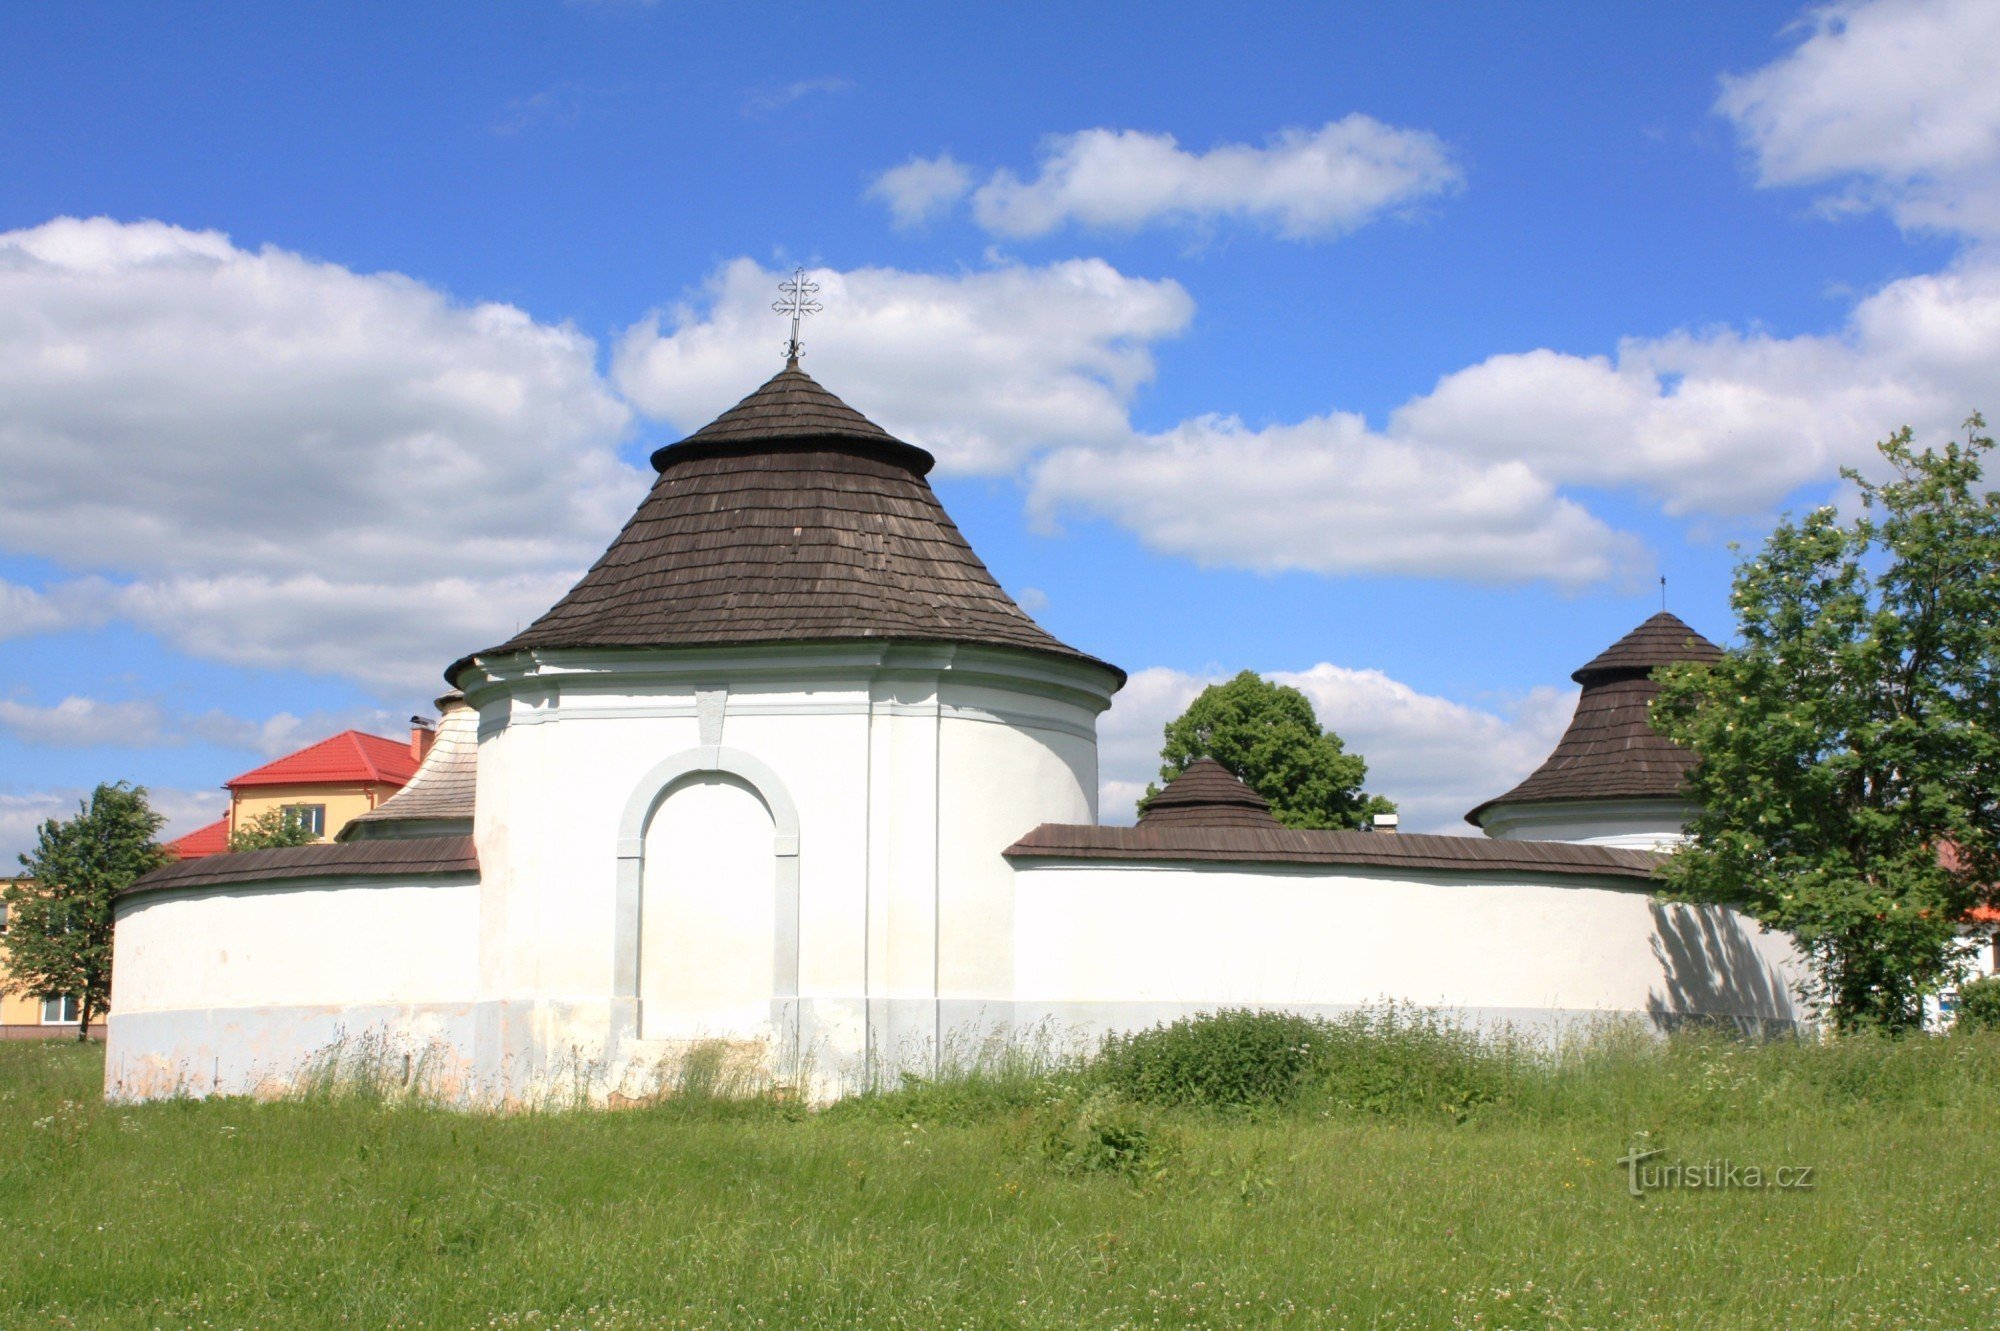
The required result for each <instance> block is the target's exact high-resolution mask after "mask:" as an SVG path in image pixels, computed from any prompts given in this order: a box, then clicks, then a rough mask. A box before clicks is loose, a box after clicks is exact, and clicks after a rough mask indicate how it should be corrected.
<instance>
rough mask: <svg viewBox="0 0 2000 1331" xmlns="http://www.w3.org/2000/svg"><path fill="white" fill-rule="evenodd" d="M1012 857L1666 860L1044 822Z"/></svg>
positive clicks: (1485, 863)
mask: <svg viewBox="0 0 2000 1331" xmlns="http://www.w3.org/2000/svg"><path fill="white" fill-rule="evenodd" d="M1003 853H1004V854H1005V855H1006V856H1007V858H1008V859H1010V860H1038V859H1048V860H1134V861H1142V862H1148V863H1161V864H1171V863H1185V862H1207V863H1212V864H1325V865H1350V866H1353V867H1355V868H1368V869H1387V870H1403V871H1411V872H1444V873H1465V872H1469V873H1504V874H1520V873H1534V874H1542V873H1549V874H1577V875H1584V876H1588V877H1592V878H1629V879H1648V878H1651V877H1652V876H1653V871H1654V870H1655V869H1656V868H1658V866H1659V864H1660V862H1661V861H1662V860H1663V859H1664V858H1665V857H1664V856H1661V855H1657V854H1655V853H1653V852H1652V851H1645V850H1624V849H1620V848H1617V847H1613V846H1581V845H1574V844H1571V843H1570V842H1567V841H1489V840H1486V839H1485V838H1484V837H1470V836H1430V835H1412V834H1407V833H1398V834H1394V835H1390V834H1383V833H1376V832H1345V831H1342V832H1334V831H1325V830H1319V829H1305V828H1296V827H1272V828H1255V827H1190V826H1186V825H1174V824H1168V825H1165V826H1162V825H1160V824H1157V823H1149V822H1142V823H1140V824H1139V825H1138V826H1137V827H1091V826H1086V825H1083V824H1067V823H1044V824H1042V825H1041V826H1040V827H1037V828H1036V829H1035V830H1034V831H1032V832H1030V833H1028V835H1026V836H1024V837H1022V838H1021V839H1020V840H1019V841H1016V842H1015V843H1014V844H1013V845H1011V846H1009V847H1007V849H1006V851H1005V852H1003Z"/></svg>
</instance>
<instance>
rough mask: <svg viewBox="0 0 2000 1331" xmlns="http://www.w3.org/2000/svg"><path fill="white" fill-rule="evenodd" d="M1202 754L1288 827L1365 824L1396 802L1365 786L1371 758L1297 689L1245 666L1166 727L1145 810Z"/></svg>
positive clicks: (1141, 806)
mask: <svg viewBox="0 0 2000 1331" xmlns="http://www.w3.org/2000/svg"><path fill="white" fill-rule="evenodd" d="M1197 758H1213V759H1215V760H1216V761H1217V762H1219V763H1221V764H1222V765H1223V766H1224V767H1227V768H1228V769H1229V770H1230V771H1231V772H1234V773H1235V774H1236V775H1237V776H1238V777H1239V778H1241V779H1242V780H1243V781H1244V782H1246V783H1247V784H1248V785H1249V786H1250V787H1251V788H1252V789H1254V790H1255V791H1256V792H1257V793H1258V794H1260V795H1262V796H1263V797H1264V798H1265V799H1267V800H1269V801H1270V802H1271V812H1272V814H1273V815H1274V816H1276V818H1277V820H1278V821H1279V822H1281V823H1283V824H1284V825H1285V826H1287V827H1347V828H1353V827H1363V826H1366V825H1367V824H1368V823H1369V822H1370V821H1371V820H1372V818H1373V817H1374V815H1375V814H1378V813H1394V812H1395V811H1396V806H1395V805H1394V804H1392V803H1390V802H1389V801H1388V800H1385V799H1383V798H1382V797H1381V796H1380V795H1370V794H1367V793H1366V792H1364V791H1363V790H1362V789H1361V783H1362V782H1363V781H1365V780H1366V779H1367V777H1368V764H1367V762H1366V761H1364V760H1363V758H1362V757H1361V755H1360V754H1358V753H1349V752H1347V749H1346V746H1345V745H1343V744H1342V743H1341V741H1340V736H1338V735H1336V734H1334V733H1333V732H1332V731H1326V730H1321V729H1320V724H1319V718H1318V717H1316V716H1314V715H1313V709H1312V703H1311V702H1310V701H1308V700H1307V698H1306V695H1305V694H1303V693H1300V692H1299V691H1298V690H1297V689H1294V688H1289V687H1287V686H1285V685H1283V684H1273V683H1272V682H1271V681H1269V680H1267V679H1265V678H1264V677H1263V676H1261V675H1259V674H1257V673H1256V672H1255V671H1251V670H1245V671H1243V672H1242V673H1241V674H1239V675H1237V676H1236V678H1234V679H1232V680H1230V681H1229V682H1228V683H1226V684H1211V685H1210V686H1209V687H1207V688H1205V689H1203V690H1202V691H1201V696H1200V697H1198V698H1196V699H1195V700H1194V701H1193V702H1191V703H1189V704H1188V709H1187V711H1185V712H1183V713H1181V715H1180V716H1179V717H1178V718H1176V719H1175V720H1172V721H1169V722H1168V723H1167V728H1166V745H1165V746H1164V747H1163V748H1162V749H1161V750H1160V784H1159V785H1157V786H1153V785H1149V786H1147V787H1146V793H1145V795H1144V796H1143V797H1141V799H1140V800H1139V812H1140V813H1144V812H1145V811H1146V806H1147V805H1148V804H1150V803H1151V802H1152V800H1153V797H1154V796H1155V795H1158V794H1159V793H1160V790H1161V788H1162V787H1164V786H1165V785H1166V783H1167V782H1169V781H1172V780H1173V779H1174V778H1175V777H1177V776H1179V775H1180V774H1181V773H1182V772H1184V771H1186V770H1187V767H1188V764H1189V763H1192V762H1193V761H1194V760H1195V759H1197Z"/></svg>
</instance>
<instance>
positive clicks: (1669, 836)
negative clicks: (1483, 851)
mask: <svg viewBox="0 0 2000 1331" xmlns="http://www.w3.org/2000/svg"><path fill="white" fill-rule="evenodd" d="M1694 815H1695V808H1694V806H1693V805H1692V804H1689V803H1687V802H1686V801H1685V800H1635V799H1627V800H1551V801H1548V802H1546V803H1535V804H1495V805H1493V806H1492V807H1491V808H1489V809H1487V810H1486V812H1485V813H1484V814H1483V815H1482V816H1481V818H1480V830H1482V831H1484V832H1485V833H1486V835H1487V836H1489V837H1493V838H1495V839H1496V840H1500V841H1571V842H1575V843H1577V844H1579V845H1586V846H1622V847H1624V848H1625V849H1627V850H1672V849H1673V848H1674V847H1675V846H1677V845H1679V844H1680V843H1681V842H1682V841H1685V840H1686V839H1687V824H1688V820H1689V819H1691V818H1693V817H1694Z"/></svg>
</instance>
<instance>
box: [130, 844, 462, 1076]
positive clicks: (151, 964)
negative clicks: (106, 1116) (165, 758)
mask: <svg viewBox="0 0 2000 1331" xmlns="http://www.w3.org/2000/svg"><path fill="white" fill-rule="evenodd" d="M478 914H479V887H478V884H477V883H476V882H475V881H474V880H473V878H472V876H471V875H469V874H467V875H456V876H452V877H443V878H421V879H408V880H402V881H397V880H384V879H379V878H371V879H365V880H364V879H350V880H346V881H344V882H343V881H338V880H322V881H318V882H310V883H292V882H287V883H272V884H269V885H266V886H263V887H229V888H214V889H206V890H204V889H188V890H185V891H180V892H160V893H146V894H142V895H139V896H136V897H132V898H129V899H128V900H126V901H125V902H123V903H121V905H120V906H119V909H118V918H117V929H116V933H115V934H114V939H113V970H112V994H111V1004H112V1011H111V1014H110V1017H109V1020H108V1021H107V1023H106V1041H105V1090H106V1093H107V1094H108V1095H110V1096H112V1097H114V1098H143V1097H147V1096H159V1095H186V1094H193V1095H209V1094H218V1093H219V1094H233V1095H244V1094H269V1093H275V1092H278V1091H282V1090H284V1089H285V1088H286V1087H287V1086H289V1085H291V1084H292V1083H293V1082H295V1081H296V1080H297V1079H298V1078H299V1077H300V1076H302V1075H305V1074H308V1073H311V1072H313V1071H314V1070H315V1069H316V1068H319V1067H322V1066H323V1065H325V1064H326V1063H327V1062H328V1060H330V1059H332V1060H338V1061H340V1063H341V1065H342V1067H343V1068H344V1070H345V1075H353V1074H355V1073H357V1072H359V1070H360V1069H359V1067H358V1064H357V1060H372V1062H371V1063H370V1067H369V1071H368V1075H370V1076H380V1075H384V1074H386V1075H390V1076H396V1075H399V1074H398V1073H397V1071H396V1067H397V1063H398V1061H399V1057H400V1061H401V1067H402V1074H400V1075H408V1076H410V1077H412V1078H414V1079H420V1080H421V1082H422V1084H423V1085H424V1087H425V1088H427V1089H428V1090H429V1091H431V1092H433V1093H436V1094H440V1095H444V1096H447V1097H457V1096H464V1095H468V1094H471V1093H473V1088H474V1087H475V1086H476V1085H477V1083H478V1080H479V1079H478V1078H477V1077H476V1076H474V1075H473V1050H474V1039H473V1025H474V1012H475V1009H476V1006H477V1005H476V1002H475V999H474V993H475V986H476V984H477V980H478V966H477V929H478Z"/></svg>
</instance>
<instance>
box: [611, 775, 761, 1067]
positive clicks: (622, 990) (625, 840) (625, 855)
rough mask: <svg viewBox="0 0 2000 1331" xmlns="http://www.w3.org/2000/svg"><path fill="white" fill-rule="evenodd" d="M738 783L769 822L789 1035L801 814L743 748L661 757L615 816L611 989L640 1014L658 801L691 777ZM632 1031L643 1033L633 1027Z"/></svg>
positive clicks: (662, 801)
mask: <svg viewBox="0 0 2000 1331" xmlns="http://www.w3.org/2000/svg"><path fill="white" fill-rule="evenodd" d="M696 782H704V783H714V784H719V785H726V786H728V787H733V788H739V789H741V790H743V791H745V792H747V794H748V795H751V796H754V797H755V798H756V800H757V801H759V802H760V803H761V804H762V805H763V808H764V810H765V812H766V813H768V814H769V816H770V823H771V858H772V873H771V878H772V892H773V896H772V916H771V919H772V929H771V935H772V936H771V1018H772V1027H773V1029H774V1031H776V1032H777V1033H778V1034H779V1035H780V1036H782V1037H785V1038H791V1037H793V1036H795V1034H796V1032H794V1031H792V1030H791V1029H790V1027H791V1026H792V1024H793V1023H794V1022H795V1021H796V1013H797V1007H798V1004H797V998H798V992H799V816H798V808H797V806H796V805H794V804H793V803H792V797H791V792H790V791H788V790H787V789H786V788H785V783H784V782H783V781H781V780H779V778H778V774H777V773H776V772H774V771H772V770H771V769H770V768H769V767H768V766H767V765H765V764H764V763H763V762H761V761H760V760H758V759H757V758H755V757H752V756H751V755H750V754H747V753H744V752H743V751H741V750H740V749H731V748H728V747H726V746H723V745H719V744H711V745H704V746H702V747H700V748H695V749H687V750H684V751H683V752H681V753H677V754H675V755H674V756H673V757H671V758H668V759H666V760H664V761H663V762H660V763H659V764H657V765H656V766H654V767H653V769H652V770H651V771H649V772H647V773H646V775H645V776H644V777H642V778H640V780H639V782H638V784H637V785H636V786H634V787H633V790H632V794H631V796H630V798H628V799H627V800H626V802H625V809H624V812H623V813H622V814H621V815H620V817H619V822H618V894H617V907H616V921H615V925H614V930H613V933H614V937H613V948H614V949H615V950H614V955H613V964H612V984H613V991H614V996H615V997H617V998H619V999H625V1000H634V1002H633V1003H632V1004H631V1005H630V1006H631V1007H632V1010H633V1019H634V1021H635V1023H636V1021H637V1018H638V1012H637V1004H636V1000H638V999H639V997H640V972H641V962H642V957H641V946H642V930H641V918H640V906H641V901H642V898H643V893H644V890H645V883H646V842H647V831H648V829H649V827H650V826H651V824H652V822H653V819H654V817H655V816H656V815H657V814H658V813H659V811H660V809H661V806H662V805H663V804H665V803H666V801H667V800H668V799H670V798H672V797H673V796H674V794H675V792H676V791H677V790H678V789H680V788H681V787H683V786H686V785H689V784H691V783H696ZM630 1033H631V1034H637V1033H638V1032H637V1031H636V1030H635V1031H632V1032H630Z"/></svg>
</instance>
